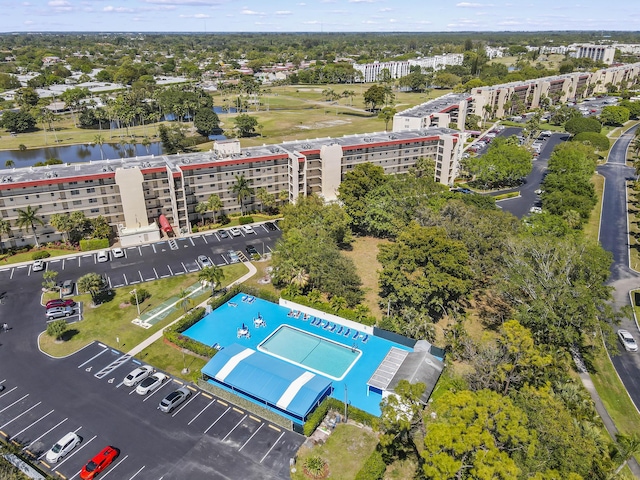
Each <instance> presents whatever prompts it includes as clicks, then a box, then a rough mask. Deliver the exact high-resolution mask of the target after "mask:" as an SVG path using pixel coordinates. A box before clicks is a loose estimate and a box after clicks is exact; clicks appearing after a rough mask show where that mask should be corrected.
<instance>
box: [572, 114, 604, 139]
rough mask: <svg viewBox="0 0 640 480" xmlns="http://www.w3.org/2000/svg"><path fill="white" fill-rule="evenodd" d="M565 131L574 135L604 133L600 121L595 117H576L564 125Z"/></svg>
mask: <svg viewBox="0 0 640 480" xmlns="http://www.w3.org/2000/svg"><path fill="white" fill-rule="evenodd" d="M564 129H565V130H566V131H567V132H568V133H571V134H573V135H577V134H579V133H582V132H595V133H600V132H601V131H602V124H601V123H600V122H599V121H598V119H596V118H593V117H575V118H572V119H571V120H567V122H566V123H565V124H564Z"/></svg>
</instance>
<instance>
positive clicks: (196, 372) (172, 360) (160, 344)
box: [137, 339, 207, 383]
mask: <svg viewBox="0 0 640 480" xmlns="http://www.w3.org/2000/svg"><path fill="white" fill-rule="evenodd" d="M137 357H138V358H139V359H140V360H142V361H144V362H145V363H148V364H149V365H153V366H154V367H156V368H158V369H160V370H162V371H163V372H167V373H168V374H169V375H171V376H173V377H177V378H181V379H183V380H186V381H188V382H193V383H196V382H197V380H198V378H199V377H200V370H201V369H202V367H204V366H205V364H206V363H207V360H204V359H203V358H200V357H196V356H194V355H192V354H191V353H190V352H183V351H182V350H180V349H178V348H176V347H174V346H172V345H169V344H167V343H166V342H165V341H164V339H160V340H158V341H156V342H154V343H152V344H151V345H150V346H149V347H147V348H145V349H144V350H143V351H142V352H140V353H139V354H138V355H137ZM185 367H186V368H188V369H189V373H186V374H183V373H182V369H183V368H185Z"/></svg>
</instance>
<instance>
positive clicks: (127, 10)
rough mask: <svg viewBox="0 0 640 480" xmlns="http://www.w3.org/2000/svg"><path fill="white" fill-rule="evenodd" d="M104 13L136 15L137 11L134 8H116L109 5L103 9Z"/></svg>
mask: <svg viewBox="0 0 640 480" xmlns="http://www.w3.org/2000/svg"><path fill="white" fill-rule="evenodd" d="M102 11H103V12H108V13H134V12H135V10H134V9H133V8H127V7H114V6H113V5H108V6H106V7H104V8H103V9H102Z"/></svg>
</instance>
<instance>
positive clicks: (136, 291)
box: [129, 288, 140, 318]
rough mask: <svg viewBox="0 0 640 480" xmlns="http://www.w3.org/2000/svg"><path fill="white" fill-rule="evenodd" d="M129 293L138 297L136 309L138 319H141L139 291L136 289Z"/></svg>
mask: <svg viewBox="0 0 640 480" xmlns="http://www.w3.org/2000/svg"><path fill="white" fill-rule="evenodd" d="M129 293H133V294H134V295H135V296H136V307H138V318H140V302H138V289H136V288H134V289H133V290H131V291H130V292H129Z"/></svg>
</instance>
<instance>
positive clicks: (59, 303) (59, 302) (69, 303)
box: [45, 298, 76, 310]
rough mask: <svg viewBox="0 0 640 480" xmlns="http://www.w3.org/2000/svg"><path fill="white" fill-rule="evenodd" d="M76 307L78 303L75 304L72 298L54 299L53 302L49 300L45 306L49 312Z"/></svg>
mask: <svg viewBox="0 0 640 480" xmlns="http://www.w3.org/2000/svg"><path fill="white" fill-rule="evenodd" d="M75 306H76V302H74V301H73V300H71V299H70V298H67V299H66V300H65V299H64V298H54V299H53V300H49V301H48V302H47V303H46V304H45V308H46V309H47V310H49V309H50V308H55V307H75Z"/></svg>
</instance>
